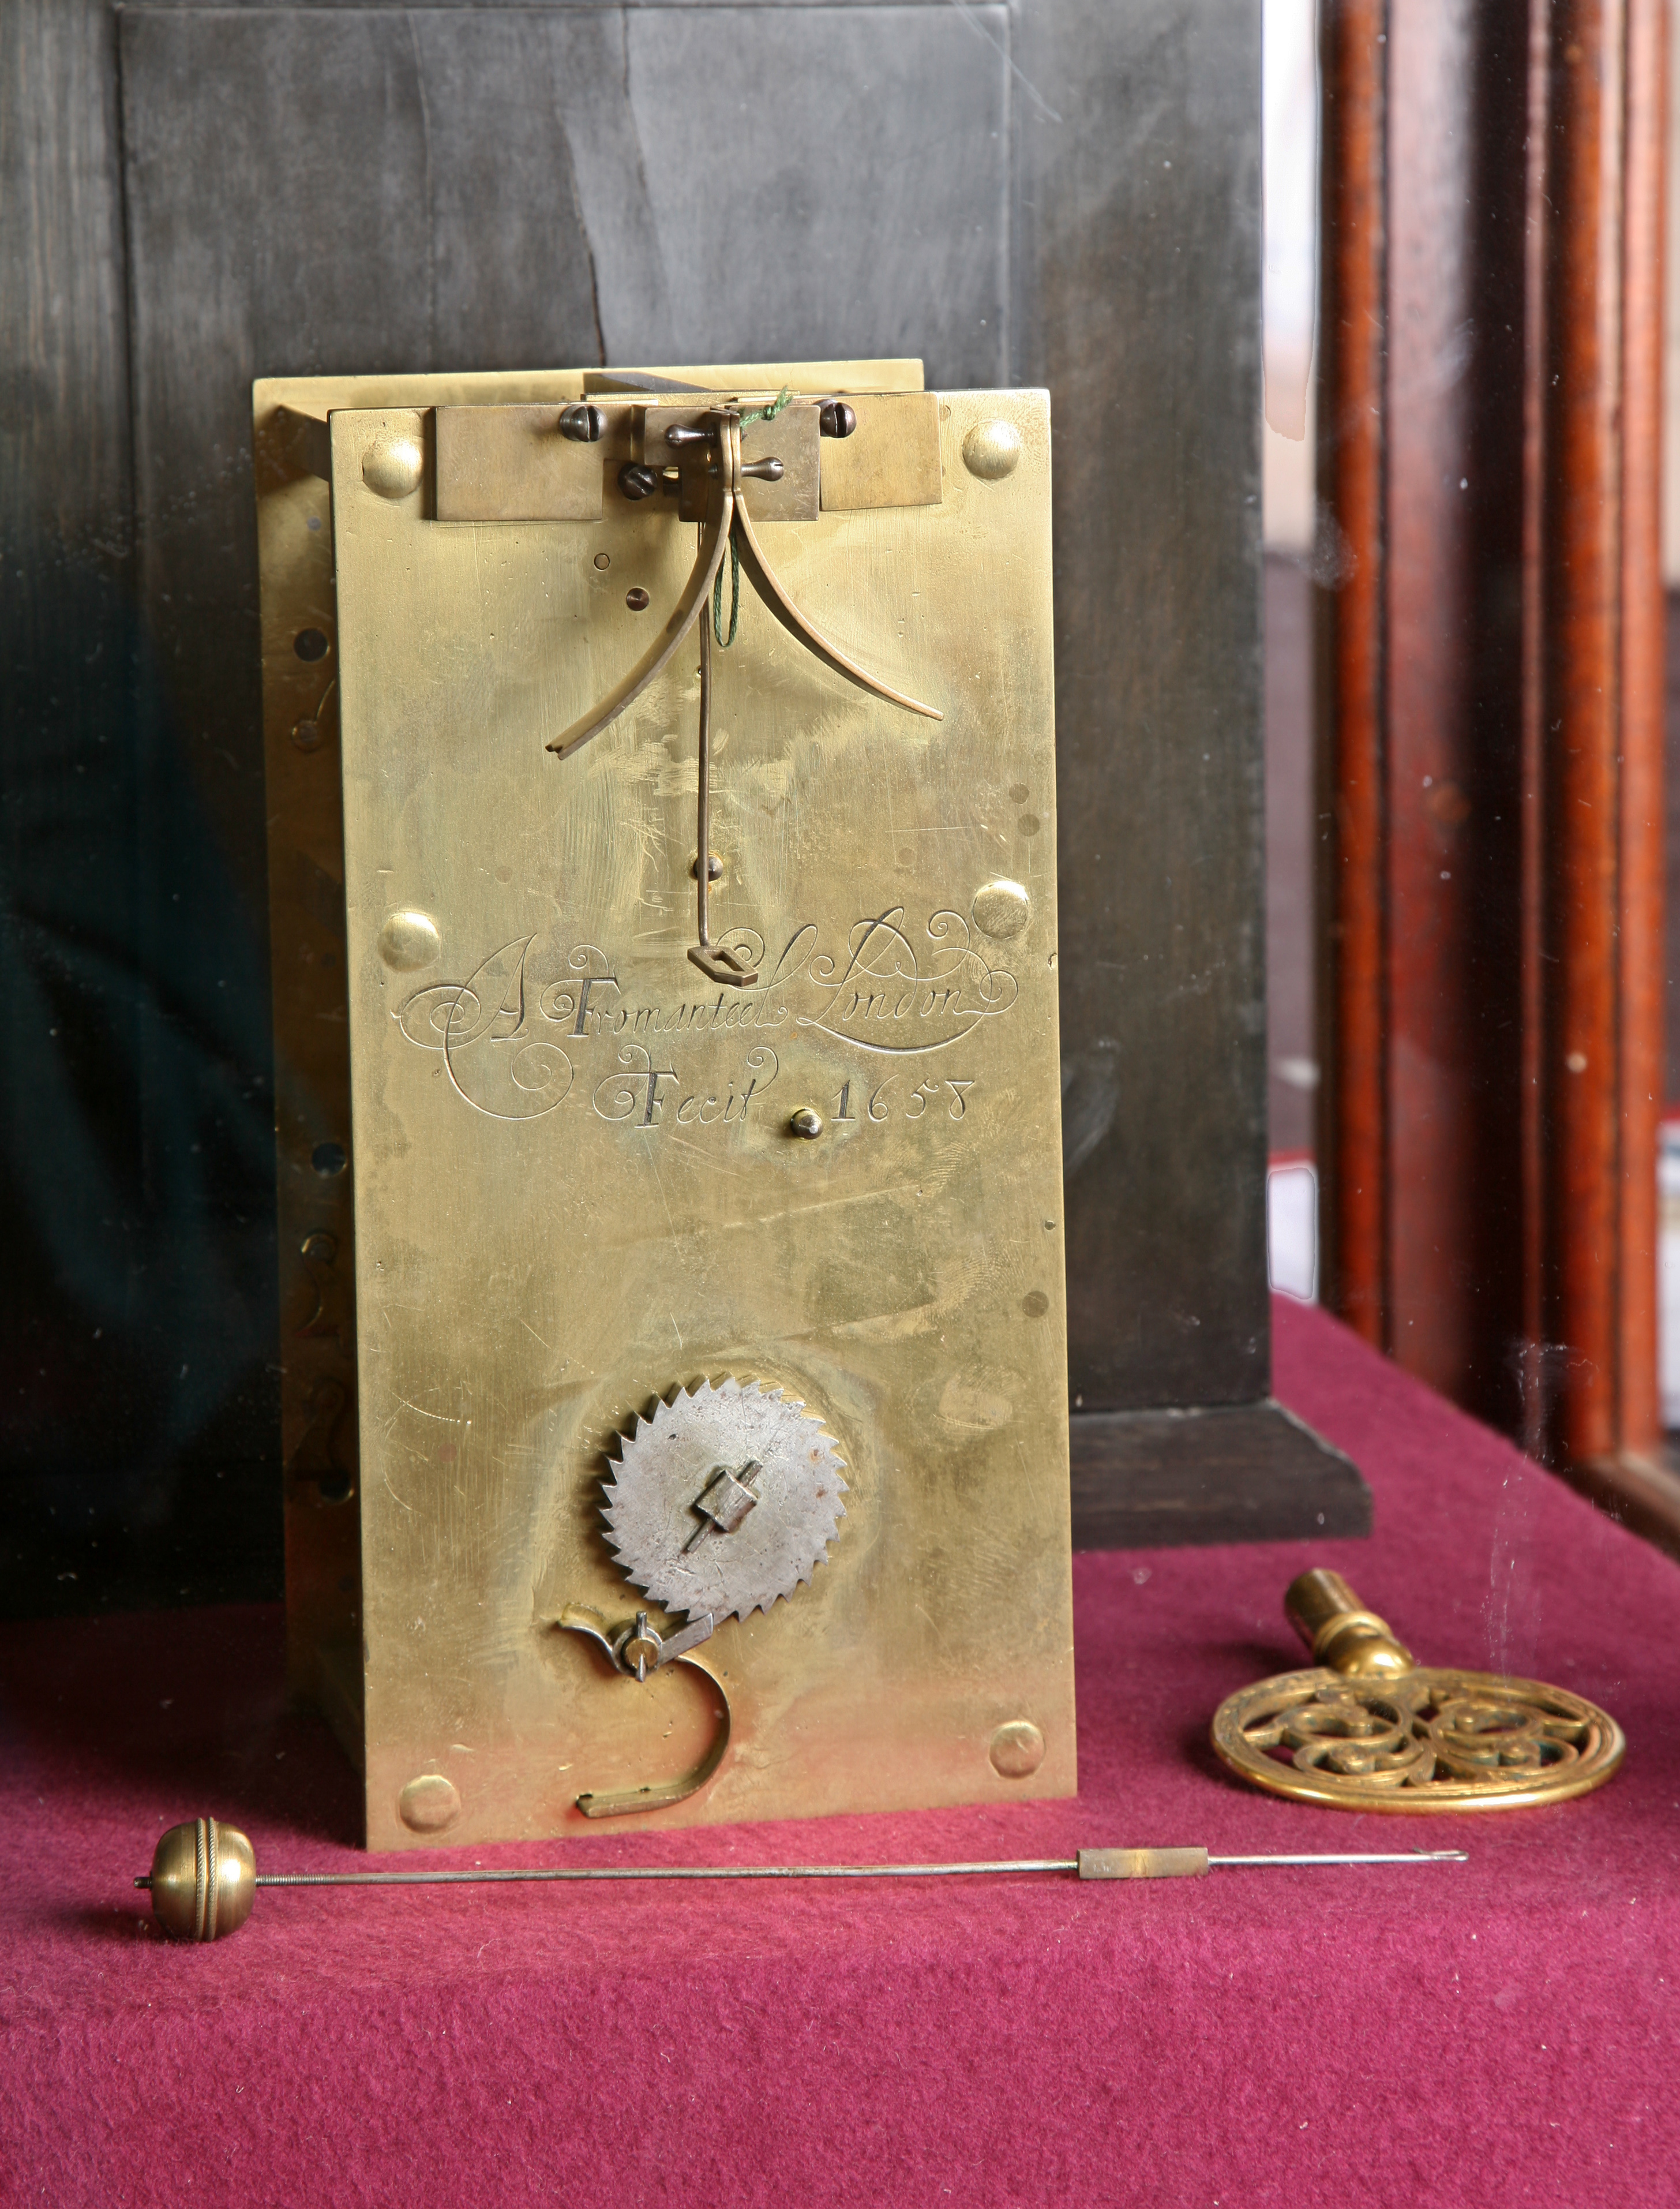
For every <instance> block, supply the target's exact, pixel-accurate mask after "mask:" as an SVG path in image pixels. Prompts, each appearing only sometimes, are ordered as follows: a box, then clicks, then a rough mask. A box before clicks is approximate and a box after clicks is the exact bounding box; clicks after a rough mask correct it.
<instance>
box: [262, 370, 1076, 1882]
mask: <svg viewBox="0 0 1680 2209" xmlns="http://www.w3.org/2000/svg"><path fill="white" fill-rule="evenodd" d="M255 454H256V481H257V494H258V516H259V532H260V540H261V565H262V619H263V655H264V658H263V665H264V699H265V715H266V725H267V771H268V786H269V812H270V875H271V906H272V921H273V976H274V1002H275V1023H276V1039H277V1060H278V1074H277V1083H278V1122H279V1176H280V1221H281V1252H282V1267H283V1291H284V1325H285V1341H284V1357H283V1365H284V1375H285V1379H284V1415H285V1459H286V1514H287V1569H288V1607H289V1616H290V1633H291V1664H292V1671H293V1678H294V1682H295V1683H296V1684H297V1686H298V1687H299V1688H301V1689H303V1690H304V1691H305V1692H307V1693H309V1694H312V1695H314V1696H315V1697H316V1698H317V1699H318V1700H320V1701H321V1704H322V1706H323V1707H324V1708H326V1709H327V1712H328V1713H329V1715H331V1717H332V1718H333V1720H334V1723H335V1724H337V1726H338V1728H339V1731H340V1733H341V1734H342V1736H343V1737H344V1738H345V1742H346V1743H347V1744H348V1746H349V1747H350V1749H351V1752H352V1754H353V1755H355V1756H356V1757H357V1759H358V1761H359V1762H360V1764H361V1767H362V1769H363V1773H364V1776H365V1785H366V1811H367V1838H368V1839H369V1843H370V1845H375V1846H378V1847H393V1846H398V1845H416V1844H420V1843H424V1842H427V1841H432V1840H440V1841H447V1842H450V1843H456V1842H459V1841H462V1840H479V1839H485V1840H488V1839H504V1838H509V1837H513V1836H519V1835H527V1834H539V1833H553V1832H559V1831H563V1830H568V1829H573V1828H576V1829H577V1830H579V1831H585V1830H589V1829H590V1828H591V1826H593V1827H597V1829H598V1828H599V1827H600V1824H601V1821H608V1830H614V1829H621V1827H615V1822H614V1821H625V1820H640V1821H651V1822H655V1823H658V1822H668V1821H698V1820H722V1819H735V1818H743V1817H769V1816H785V1815H810V1814H813V1813H817V1812H825V1811H839V1810H866V1809H902V1808H908V1807H911V1806H915V1805H921V1804H933V1803H960V1802H975V1801H980V1802H985V1801H997V1800H1005V1799H1010V1798H1011V1797H1020V1796H1023V1795H1033V1794H1039V1795H1044V1794H1051V1795H1061V1794H1067V1793H1070V1792H1071V1791H1072V1789H1073V1787H1074V1785H1075V1751H1074V1715H1073V1690H1072V1649H1071V1639H1072V1637H1071V1610H1070V1589H1069V1533H1068V1488H1067V1424H1066V1411H1067V1405H1066V1382H1065V1371H1066V1351H1065V1320H1064V1303H1063V1290H1062V1280H1063V1248H1062V1210H1061V1170H1060V1148H1059V1120H1058V1104H1059V1072H1058V1068H1059V1048H1058V1034H1057V971H1056V958H1057V943H1056V883H1055V785H1054V726H1053V698H1052V629H1051V597H1050V535H1049V530H1050V521H1049V515H1050V506H1049V483H1050V477H1049V469H1050V447H1049V419H1048V407H1047V400H1046V397H1045V394H1043V393H1041V392H1032V391H1005V392H945V393H939V392H929V391H927V390H924V389H923V388H921V371H920V368H919V366H918V365H917V364H915V363H906V362H902V361H897V362H880V361H875V362H850V363H824V364H805V365H799V364H759V365H749V366H732V367H725V368H716V369H708V368H695V369H685V368H680V367H679V368H669V367H663V368H658V369H655V370H621V371H611V372H608V371H588V372H580V373H572V372H561V371H556V372H554V373H552V374H532V375H521V376H512V375H510V376H408V377H405V376H390V377H342V378H309V379H301V380H288V381H276V382H263V383H261V384H259V385H258V386H257V387H256V391H255Z"/></svg>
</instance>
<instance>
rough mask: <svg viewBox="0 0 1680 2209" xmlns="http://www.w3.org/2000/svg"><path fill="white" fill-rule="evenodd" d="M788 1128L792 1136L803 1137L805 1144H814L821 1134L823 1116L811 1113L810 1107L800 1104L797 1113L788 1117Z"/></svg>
mask: <svg viewBox="0 0 1680 2209" xmlns="http://www.w3.org/2000/svg"><path fill="white" fill-rule="evenodd" d="M788 1126H789V1130H790V1131H791V1132H792V1133H793V1134H794V1135H803V1136H804V1138H805V1140H806V1141H807V1142H814V1141H816V1139H817V1137H818V1136H819V1135H821V1133H822V1132H823V1116H822V1114H821V1113H820V1112H817V1111H813V1110H812V1108H811V1106H810V1105H808V1104H801V1106H800V1108H799V1110H798V1111H797V1112H795V1113H793V1114H792V1115H791V1116H790V1117H789V1121H788Z"/></svg>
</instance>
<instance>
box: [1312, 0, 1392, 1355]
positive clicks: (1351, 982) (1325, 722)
mask: <svg viewBox="0 0 1680 2209" xmlns="http://www.w3.org/2000/svg"><path fill="white" fill-rule="evenodd" d="M1387 21H1388V9H1387V6H1386V4H1385V0H1332V4H1330V5H1328V6H1326V8H1325V9H1324V11H1323V26H1322V34H1321V36H1322V44H1321V50H1320V67H1321V69H1322V72H1323V127H1324V159H1323V248H1322V259H1321V268H1322V276H1321V286H1322V293H1323V304H1322V308H1321V311H1320V316H1319V399H1318V422H1319V432H1318V473H1319V491H1320V497H1321V498H1322V499H1323V502H1324V506H1325V510H1326V512H1327V514H1328V515H1329V518H1330V521H1331V522H1332V523H1333V524H1334V527H1335V532H1336V535H1335V537H1334V538H1330V539H1329V540H1328V541H1327V543H1326V545H1325V547H1324V556H1325V557H1324V559H1323V563H1322V572H1323V581H1324V585H1325V589H1324V594H1323V598H1322V599H1321V602H1320V636H1321V641H1322V653H1323V678H1322V680H1323V698H1322V701H1321V712H1320V722H1321V725H1322V727H1323V743H1324V752H1323V761H1324V775H1325V786H1324V789H1323V793H1322V796H1321V799H1320V804H1319V809H1318V811H1319V818H1320V821H1321V822H1324V823H1325V824H1326V825H1327V828H1328V834H1327V835H1326V838H1325V841H1324V845H1323V852H1322V858H1321V872H1320V878H1319V911H1320V912H1321V913H1322V914H1323V924H1322V933H1321V937H1320V941H1321V944H1322V945H1323V948H1324V952H1325V954H1327V955H1326V956H1325V959H1324V966H1323V973H1322V975H1321V977H1320V981H1319V988H1318V1005H1319V1019H1320V1021H1321V1024H1322V1025H1321V1030H1320V1033H1321V1050H1320V1057H1321V1062H1322V1064H1323V1068H1324V1069H1325V1072H1326V1074H1328V1076H1329V1078H1328V1079H1326V1080H1324V1081H1323V1086H1322V1087H1321V1089H1320V1091H1319V1104H1320V1123H1319V1144H1318V1148H1319V1157H1320V1161H1321V1167H1322V1180H1321V1187H1322V1195H1321V1201H1320V1204H1319V1221H1320V1233H1321V1237H1322V1242H1323V1249H1322V1254H1321V1260H1320V1278H1321V1279H1322V1280H1323V1284H1324V1289H1323V1293H1324V1295H1325V1297H1326V1299H1327V1301H1328V1302H1329V1303H1333V1304H1334V1305H1335V1308H1336V1309H1337V1310H1339V1311H1340V1312H1341V1315H1342V1317H1343V1318H1344V1319H1346V1320H1347V1322H1348V1324H1349V1325H1350V1326H1351V1327H1354V1328H1355V1329H1356V1330H1357V1331H1358V1332H1359V1333H1360V1334H1362V1335H1363V1336H1364V1337H1365V1340H1366V1341H1367V1342H1371V1343H1374V1344H1376V1345H1377V1347H1378V1348H1386V1347H1387V1344H1388V1267H1387V1240H1388V1238H1387V1232H1386V1229H1387V1218H1388V1214H1387V1207H1386V1203H1385V1190H1386V1188H1387V1150H1388V1142H1387V1131H1388V1084H1387V1080H1386V1074H1387V1065H1388V1056H1387V1050H1386V1048H1385V1044H1384V1039H1383V1038H1384V1030H1385V1027H1386V1023H1387V1006H1386V990H1387V982H1388V970H1387V946H1388V891H1387V884H1386V882H1384V880H1383V869H1382V864H1381V861H1382V853H1383V840H1384V835H1385V833H1386V825H1387V810H1386V806H1385V804H1384V776H1385V772H1386V763H1385V757H1384V723H1385V712H1386V705H1385V699H1384V695H1383V658H1384V653H1383V646H1384V636H1385V624H1384V620H1383V557H1384V551H1385V545H1384V537H1383V485H1384V475H1383V426H1384V423H1385V420H1386V417H1387V397H1388V388H1387V387H1388V376H1387V329H1388V298H1387V235H1388V226H1387V194H1386V189H1385V170H1386V144H1385V130H1386V122H1387V114H1388V105H1387V98H1388V87H1387V75H1388V55H1387V33H1386V30H1385V26H1386V23H1387Z"/></svg>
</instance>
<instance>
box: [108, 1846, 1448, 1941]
mask: <svg viewBox="0 0 1680 2209" xmlns="http://www.w3.org/2000/svg"><path fill="white" fill-rule="evenodd" d="M1466 1861H1467V1857H1466V1855H1465V1851H1463V1850H1462V1849H1408V1850H1404V1851H1389V1852H1385V1853H1380V1854H1371V1853H1363V1854H1361V1853H1353V1852H1349V1851H1337V1852H1335V1853H1334V1854H1329V1855H1311V1856H1301V1855H1290V1856H1241V1857H1235V1856H1233V1857H1216V1856H1212V1855H1210V1854H1209V1851H1207V1850H1206V1849H1204V1848H1172V1849H1081V1850H1080V1851H1078V1853H1077V1855H1075V1856H1071V1857H1011V1858H998V1859H987V1860H982V1861H980V1862H975V1863H873V1864H592V1865H554V1866H549V1865H541V1866H535V1867H531V1868H522V1869H516V1870H508V1871H499V1870H498V1871H484V1870H472V1871H321V1872H263V1873H259V1872H258V1870H257V1869H256V1861H255V1857H254V1855H253V1853H252V1850H251V1845H250V1843H249V1840H247V1839H246V1838H245V1836H244V1834H243V1833H240V1832H239V1831H238V1829H237V1827H233V1826H224V1825H222V1824H221V1823H220V1822H219V1821H218V1820H216V1819H214V1818H198V1819H195V1820H193V1821H190V1822H189V1823H188V1824H186V1825H181V1826H175V1827H171V1830H170V1831H169V1832H168V1833H165V1835H164V1837H163V1839H162V1840H160V1841H159V1844H158V1847H157V1852H156V1854H155V1855H154V1856H153V1859H152V1869H151V1871H150V1872H149V1874H147V1875H146V1876H145V1877H144V1878H141V1879H136V1880H135V1886H136V1887H142V1888H147V1889H149V1890H150V1893H151V1896H152V1908H153V1914H154V1915H155V1917H157V1920H158V1923H159V1924H160V1925H161V1926H162V1927H163V1929H164V1930H165V1932H166V1933H169V1934H171V1935H176V1936H177V1937H178V1938H183V1939H190V1940H195V1941H217V1940H220V1939H222V1938H224V1937H225V1935H227V1934H230V1933H235V1932H237V1930H238V1929H239V1928H240V1926H242V1925H243V1923H244V1922H245V1920H246V1919H247V1918H248V1917H249V1916H250V1913H251V1905H252V1903H253V1902H254V1901H255V1891H256V1889H257V1888H258V1887H488V1886H511V1885H513V1883H514V1882H515V1881H537V1880H543V1881H550V1882H554V1881H564V1882H566V1883H568V1884H570V1883H576V1882H581V1881H595V1882H597V1883H605V1882H608V1881H616V1882H622V1881H628V1880H699V1879H736V1880H746V1879H962V1878H972V1877H975V1876H976V1875H981V1874H983V1873H987V1872H989V1873H993V1874H1000V1873H1024V1874H1059V1875H1068V1874H1074V1875H1077V1876H1078V1877H1079V1878H1080V1879H1082V1880H1112V1879H1184V1878H1196V1877H1198V1876H1200V1875H1202V1874H1203V1873H1204V1872H1209V1871H1226V1870H1248V1869H1253V1868H1255V1867H1257V1866H1260V1865H1265V1864H1419V1863H1465V1862H1466Z"/></svg>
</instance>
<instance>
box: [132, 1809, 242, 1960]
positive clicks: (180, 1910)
mask: <svg viewBox="0 0 1680 2209" xmlns="http://www.w3.org/2000/svg"><path fill="white" fill-rule="evenodd" d="M255 1879H256V1862H255V1857H253V1856H252V1854H251V1845H250V1843H249V1841H248V1840H247V1839H246V1838H245V1836H244V1835H243V1833H240V1832H239V1830H238V1829H237V1827H233V1826H224V1825H223V1824H221V1823H220V1821H219V1820H217V1819H215V1818H192V1819H189V1820H188V1821H187V1822H186V1824H184V1825H181V1826H171V1827H170V1829H169V1831H168V1832H167V1833H165V1835H164V1837H163V1839H161V1840H160V1841H159V1843H158V1845H157V1848H156V1850H155V1851H154V1852H153V1857H152V1871H151V1876H150V1879H149V1881H148V1882H147V1883H148V1884H149V1886H150V1887H151V1890H152V1910H153V1916H154V1917H156V1918H157V1921H158V1923H159V1925H161V1926H162V1928H163V1929H164V1930H165V1933H168V1934H171V1935H173V1936H174V1937H175V1938H176V1939H177V1940H182V1941H221V1940H225V1938H226V1937H227V1935H229V1934H230V1933H237V1931H238V1930H239V1928H240V1927H241V1926H242V1925H243V1923H244V1922H245V1920H246V1919H247V1918H248V1917H249V1916H250V1914H251V1905H252V1903H253V1902H255V1899H256V1888H255Z"/></svg>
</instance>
